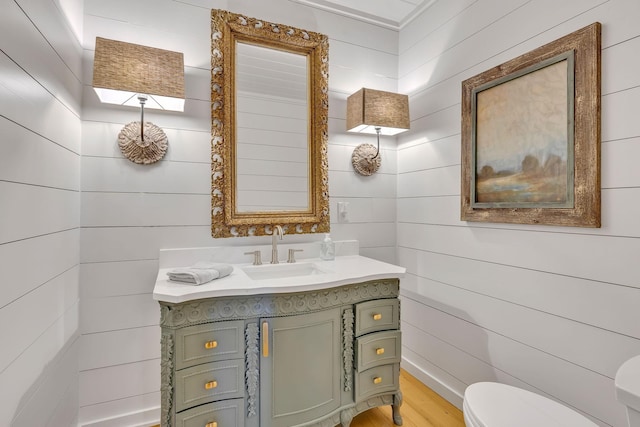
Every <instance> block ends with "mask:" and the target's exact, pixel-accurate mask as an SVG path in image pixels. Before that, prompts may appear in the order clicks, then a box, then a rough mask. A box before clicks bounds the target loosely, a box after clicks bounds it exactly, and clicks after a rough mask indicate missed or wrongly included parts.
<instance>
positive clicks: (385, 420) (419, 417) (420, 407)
mask: <svg viewBox="0 0 640 427" xmlns="http://www.w3.org/2000/svg"><path fill="white" fill-rule="evenodd" d="M400 389H401V390H402V398H403V402H402V406H401V407H400V414H401V415H402V421H403V423H402V426H403V427H465V426H464V419H463V417H462V411H460V410H459V409H458V408H456V407H455V406H453V405H452V404H451V403H449V402H447V401H446V400H445V399H443V398H442V397H440V396H439V395H438V394H436V393H435V392H434V391H433V390H431V389H430V388H429V387H427V386H425V385H424V384H422V383H421V382H420V381H418V380H417V379H416V378H414V377H413V376H411V375H410V374H409V373H407V372H406V371H405V370H404V369H403V370H401V371H400ZM393 426H395V424H393V420H392V418H391V407H390V406H382V407H380V408H373V409H369V410H368V411H366V412H363V413H361V414H359V415H358V416H356V417H355V418H354V419H353V421H352V422H351V426H350V427H393Z"/></svg>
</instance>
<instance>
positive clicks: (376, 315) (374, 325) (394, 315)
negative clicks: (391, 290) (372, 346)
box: [355, 298, 400, 337]
mask: <svg viewBox="0 0 640 427" xmlns="http://www.w3.org/2000/svg"><path fill="white" fill-rule="evenodd" d="M399 324H400V301H398V300H397V299H395V298H394V299H381V300H375V301H367V302H363V303H360V304H356V327H355V335H356V336H357V337H358V336H360V335H364V334H368V333H369V332H377V331H385V330H389V329H398V328H399Z"/></svg>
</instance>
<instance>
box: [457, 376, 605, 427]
mask: <svg viewBox="0 0 640 427" xmlns="http://www.w3.org/2000/svg"><path fill="white" fill-rule="evenodd" d="M463 413H464V421H465V423H466V424H467V427H514V426H518V427H540V426H545V427H598V426H597V424H595V423H593V422H592V421H591V420H589V419H588V418H586V417H584V416H582V415H581V414H579V413H577V412H575V411H573V410H572V409H569V408H568V407H566V406H564V405H561V404H559V403H557V402H555V401H553V400H551V399H547V398H546V397H543V396H540V395H538V394H535V393H532V392H530V391H527V390H523V389H520V388H517V387H512V386H510V385H506V384H500V383H493V382H480V383H475V384H472V385H470V386H469V387H467V389H466V390H465V392H464V402H463Z"/></svg>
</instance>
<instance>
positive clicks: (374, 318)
mask: <svg viewBox="0 0 640 427" xmlns="http://www.w3.org/2000/svg"><path fill="white" fill-rule="evenodd" d="M380 319H382V314H380V313H376V314H374V315H373V320H380Z"/></svg>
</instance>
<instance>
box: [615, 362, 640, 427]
mask: <svg viewBox="0 0 640 427" xmlns="http://www.w3.org/2000/svg"><path fill="white" fill-rule="evenodd" d="M615 384H616V399H618V402H620V403H622V404H623V405H625V406H626V407H627V416H628V419H629V427H640V356H635V357H632V358H631V359H629V360H627V361H626V362H624V363H623V364H622V366H620V368H619V369H618V372H616V380H615Z"/></svg>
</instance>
